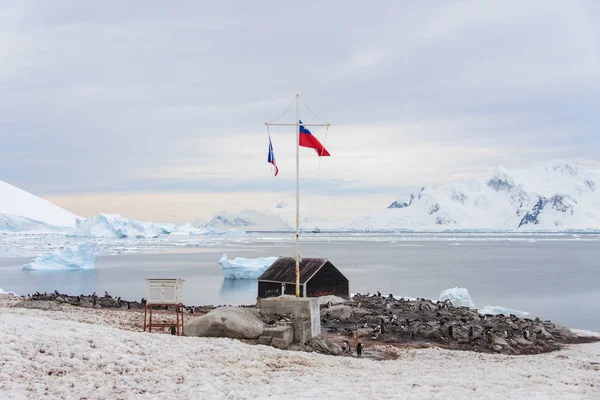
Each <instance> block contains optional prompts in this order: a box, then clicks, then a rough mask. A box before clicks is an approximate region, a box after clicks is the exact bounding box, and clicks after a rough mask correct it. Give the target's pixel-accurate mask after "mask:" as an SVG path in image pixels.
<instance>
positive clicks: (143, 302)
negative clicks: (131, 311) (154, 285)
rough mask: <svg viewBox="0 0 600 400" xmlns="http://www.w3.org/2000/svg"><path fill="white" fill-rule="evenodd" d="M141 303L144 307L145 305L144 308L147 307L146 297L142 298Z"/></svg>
mask: <svg viewBox="0 0 600 400" xmlns="http://www.w3.org/2000/svg"><path fill="white" fill-rule="evenodd" d="M141 303H142V305H143V306H145V305H146V304H147V303H146V299H145V298H144V297H142V301H141Z"/></svg>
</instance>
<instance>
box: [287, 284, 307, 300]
mask: <svg viewBox="0 0 600 400" xmlns="http://www.w3.org/2000/svg"><path fill="white" fill-rule="evenodd" d="M285 294H291V295H292V296H295V295H296V284H295V283H294V284H292V283H286V284H285ZM300 297H304V285H300Z"/></svg>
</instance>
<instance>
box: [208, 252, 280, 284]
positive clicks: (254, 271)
mask: <svg viewBox="0 0 600 400" xmlns="http://www.w3.org/2000/svg"><path fill="white" fill-rule="evenodd" d="M275 260H277V257H259V258H243V257H236V258H234V259H233V260H230V259H228V258H227V254H223V256H222V257H221V259H220V260H219V265H220V266H221V270H222V271H223V274H224V275H225V279H258V277H259V276H261V275H262V273H263V272H265V271H266V270H267V268H269V267H270V266H271V264H273V263H274V262H275Z"/></svg>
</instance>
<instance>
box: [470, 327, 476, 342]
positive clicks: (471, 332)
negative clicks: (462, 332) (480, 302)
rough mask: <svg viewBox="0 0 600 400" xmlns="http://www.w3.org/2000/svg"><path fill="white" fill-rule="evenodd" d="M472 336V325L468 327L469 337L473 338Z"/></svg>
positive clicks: (473, 334)
mask: <svg viewBox="0 0 600 400" xmlns="http://www.w3.org/2000/svg"><path fill="white" fill-rule="evenodd" d="M473 336H475V333H474V332H473V327H472V326H471V327H469V338H471V339H473Z"/></svg>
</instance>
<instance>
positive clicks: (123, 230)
mask: <svg viewBox="0 0 600 400" xmlns="http://www.w3.org/2000/svg"><path fill="white" fill-rule="evenodd" d="M165 225H166V224H165ZM169 233H171V232H170V231H169V230H168V229H166V227H165V226H163V225H162V224H156V223H154V222H140V221H137V220H135V219H133V218H123V217H121V216H120V215H118V214H100V215H98V216H96V217H91V218H86V219H83V220H81V219H78V220H77V223H76V225H75V229H74V230H73V232H72V235H73V236H85V237H101V238H152V237H157V236H160V235H165V234H166V235H168V234H169Z"/></svg>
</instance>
